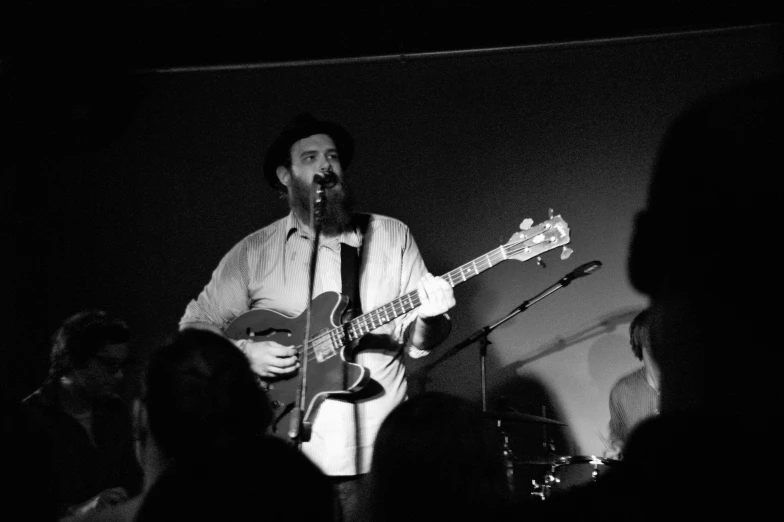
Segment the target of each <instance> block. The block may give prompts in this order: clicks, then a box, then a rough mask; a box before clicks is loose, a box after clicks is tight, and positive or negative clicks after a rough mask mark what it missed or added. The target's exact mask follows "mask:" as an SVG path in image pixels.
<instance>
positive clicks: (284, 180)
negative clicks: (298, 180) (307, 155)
mask: <svg viewBox="0 0 784 522" xmlns="http://www.w3.org/2000/svg"><path fill="white" fill-rule="evenodd" d="M275 174H277V175H278V181H280V182H281V184H282V185H283V186H284V187H286V188H289V184H290V183H291V171H289V169H287V168H286V167H284V166H283V165H280V166H279V167H278V168H277V169H275Z"/></svg>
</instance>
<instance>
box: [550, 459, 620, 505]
mask: <svg viewBox="0 0 784 522" xmlns="http://www.w3.org/2000/svg"><path fill="white" fill-rule="evenodd" d="M617 465H619V461H617V460H614V459H607V458H602V457H595V456H593V455H590V456H581V455H578V456H573V457H558V458H557V459H556V461H555V462H554V463H553V466H552V468H551V469H550V473H549V474H548V475H547V477H545V488H544V489H545V496H546V497H549V496H552V495H558V494H560V493H563V492H565V491H569V490H570V489H572V488H573V487H575V486H581V485H584V484H589V483H591V482H594V481H596V480H597V479H598V478H599V477H601V476H602V475H603V474H605V473H607V472H608V471H609V470H610V469H612V468H613V467H615V466H617Z"/></svg>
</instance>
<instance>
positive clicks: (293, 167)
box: [180, 115, 455, 521]
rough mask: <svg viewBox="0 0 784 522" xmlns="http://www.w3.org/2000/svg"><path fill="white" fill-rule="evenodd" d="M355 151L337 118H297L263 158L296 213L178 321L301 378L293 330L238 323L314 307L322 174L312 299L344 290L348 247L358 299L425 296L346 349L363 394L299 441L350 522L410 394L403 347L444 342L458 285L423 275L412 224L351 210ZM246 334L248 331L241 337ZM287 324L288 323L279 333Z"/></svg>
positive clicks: (365, 303) (261, 371) (271, 371)
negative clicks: (395, 412) (393, 415)
mask: <svg viewBox="0 0 784 522" xmlns="http://www.w3.org/2000/svg"><path fill="white" fill-rule="evenodd" d="M352 156H353V140H352V138H351V136H350V135H349V133H348V132H347V131H346V130H345V129H343V128H342V127H340V126H339V125H336V124H333V123H329V122H325V121H319V120H316V119H314V118H312V117H311V116H308V115H302V116H300V117H298V118H297V119H295V120H294V122H293V123H292V124H291V125H290V126H289V127H288V128H286V129H285V130H284V131H283V132H282V133H281V134H280V135H279V136H278V138H277V139H276V140H275V141H274V142H273V144H272V145H271V146H270V148H269V150H268V152H267V155H266V158H265V162H264V176H265V178H266V179H267V181H268V182H269V183H270V184H271V185H272V187H273V188H275V189H276V190H278V191H279V192H280V193H281V195H282V197H285V198H287V200H288V203H289V207H290V210H291V211H290V213H289V214H288V215H287V216H286V217H283V218H281V219H279V220H277V221H275V222H273V223H272V224H270V225H268V226H267V227H265V228H262V229H261V230H258V231H256V232H254V233H252V234H250V235H249V236H247V237H245V238H244V239H243V240H241V241H240V242H239V243H237V244H236V245H235V246H234V247H233V248H232V249H231V250H230V251H229V252H228V253H227V254H226V255H225V256H224V257H223V259H222V260H221V261H220V263H219V265H218V267H217V269H216V270H215V271H214V272H213V274H212V278H211V280H210V282H209V283H208V284H207V285H206V286H205V287H204V290H203V291H202V292H201V294H200V295H199V296H198V298H197V299H195V300H193V301H191V302H190V303H189V304H188V306H187V309H186V311H185V315H184V316H183V317H182V319H181V321H180V327H181V328H207V329H210V330H213V331H218V332H221V333H223V334H225V335H227V336H229V337H232V338H234V339H235V340H236V341H235V342H236V344H237V345H238V346H239V347H240V348H241V349H242V350H243V351H244V352H245V353H246V354H247V355H248V357H249V358H250V360H251V364H252V367H253V369H254V371H255V372H256V373H257V374H258V375H259V376H260V377H261V378H263V379H264V380H269V381H270V382H272V383H275V382H280V383H281V384H285V383H286V382H287V380H288V381H292V382H293V381H296V378H295V376H296V375H297V374H298V373H299V370H300V368H301V366H302V364H303V362H304V361H303V360H302V357H307V356H308V354H304V355H303V353H302V350H301V349H299V348H301V344H300V343H301V342H302V339H298V338H297V336H296V335H292V333H291V332H292V331H293V330H294V329H293V328H292V329H291V330H286V329H284V328H280V327H275V328H267V330H268V331H267V330H265V327H264V326H263V325H261V326H258V327H256V326H254V327H253V328H251V327H246V325H245V324H244V323H243V327H242V328H241V329H239V330H238V328H237V327H236V324H239V322H237V321H238V318H240V317H242V316H243V315H244V314H246V313H254V312H255V311H261V310H264V311H268V312H269V313H270V314H273V315H276V316H278V317H281V318H283V319H285V320H288V319H290V318H295V317H296V316H298V315H300V314H303V312H304V311H305V310H306V308H307V304H308V300H309V287H308V280H309V267H310V259H311V254H312V250H313V226H312V225H313V224H312V223H311V209H310V206H311V200H312V199H311V198H312V193H313V184H314V177H317V176H318V177H319V178H317V179H320V180H321V183H322V184H323V186H324V198H325V203H324V211H323V214H322V218H321V219H322V222H321V232H322V234H321V237H320V239H319V242H318V243H319V246H318V248H319V250H318V262H317V264H316V270H315V276H314V283H313V284H314V288H313V295H314V296H320V295H321V294H323V293H324V292H337V293H340V292H341V291H342V290H344V289H345V288H346V284H345V283H346V282H345V281H343V279H344V276H343V275H342V273H341V264H343V265H345V264H346V263H345V261H343V262H342V259H343V260H345V259H346V257H345V255H346V253H347V252H356V253H358V256H359V259H358V262H357V265H356V272H358V276H357V278H358V282H359V284H358V297H359V299H358V301H359V303H356V302H352V303H350V306H354V307H356V305H357V304H359V305H360V306H361V309H362V310H365V311H367V310H374V309H376V308H378V307H380V306H382V305H384V304H386V303H389V302H390V301H393V300H395V299H397V298H399V297H400V296H404V295H406V294H408V293H410V292H414V295H416V296H418V301H417V303H416V304H417V306H416V307H415V308H413V309H410V308H406V310H409V309H410V310H411V311H409V312H407V313H404V314H403V315H400V316H399V317H395V318H394V319H391V320H388V322H386V323H385V324H382V325H381V326H379V327H378V328H374V329H373V330H372V331H370V332H369V333H367V334H366V335H363V336H362V337H361V338H360V339H359V341H358V343H355V344H356V346H355V345H354V344H352V345H351V346H350V347H348V348H346V351H345V352H343V356H345V360H346V361H350V362H351V363H353V364H352V366H354V365H358V367H361V368H362V369H363V370H362V371H363V372H364V373H363V375H364V376H365V377H366V378H364V379H363V383H362V384H363V386H362V387H361V389H358V390H357V393H352V394H343V395H338V396H329V397H327V398H326V399H325V400H323V401H322V402H321V403H320V404H319V405H318V409H317V410H316V411H315V414H314V416H313V417H312V429H310V430H309V433H308V434H307V438H306V439H305V440H303V441H301V448H302V451H303V452H304V453H305V454H306V455H307V456H308V457H310V458H311V459H312V460H313V461H314V462H315V463H316V464H317V465H318V466H319V467H320V468H321V469H322V470H323V471H324V472H325V473H326V474H327V475H329V476H331V477H332V478H333V481H334V482H335V484H336V487H337V490H338V495H339V497H340V504H341V509H342V512H343V520H346V521H351V520H354V519H356V517H357V516H358V514H357V513H356V509H357V506H356V500H357V499H356V496H357V495H356V488H357V487H358V485H359V482H360V480H361V477H362V475H364V474H365V473H367V472H368V471H369V469H370V461H371V455H372V447H373V442H374V439H375V436H376V432H377V431H378V428H379V426H380V425H381V422H382V421H383V420H384V418H385V417H386V416H387V414H388V413H389V412H390V411H392V409H393V408H395V407H396V406H397V405H398V404H400V403H401V402H403V401H404V400H405V398H406V390H407V385H406V378H405V372H404V366H403V363H404V361H403V354H404V353H405V352H407V353H409V355H411V356H414V357H416V356H421V355H424V354H426V353H427V352H428V351H429V350H430V349H432V348H433V347H434V346H436V345H437V344H438V343H440V342H441V341H443V340H444V339H445V338H446V336H447V335H448V334H449V331H450V328H451V323H450V320H449V317H448V316H447V315H446V312H447V311H448V310H449V309H450V308H452V307H453V306H454V305H455V299H454V294H453V291H452V285H450V284H449V283H448V282H447V281H445V280H444V279H443V278H440V277H434V276H433V275H431V274H430V273H429V272H428V271H427V269H426V267H425V263H424V261H423V260H422V257H421V255H420V252H419V249H418V247H417V245H416V242H415V241H414V238H413V237H412V235H411V232H410V231H409V229H408V227H407V226H406V225H405V224H403V223H402V222H400V221H398V220H396V219H393V218H390V217H385V216H380V215H376V214H359V213H355V212H353V209H352V206H353V205H352V198H351V196H350V193H349V190H348V187H347V185H346V180H345V169H347V168H348V166H349V164H350V162H351V159H352ZM324 179H327V180H329V182H328V183H324V182H323V180H324ZM351 248H353V249H356V250H351ZM341 252H342V253H341ZM342 254H343V255H342ZM356 255H357V254H355V256H356ZM344 274H345V272H344ZM354 295H356V293H355V294H354ZM324 312H326V313H324ZM265 313H266V312H265ZM312 314H313V315H312V318H313V319H312V324H315V325H317V326H333V325H335V326H337V325H339V324H340V321H336V320H335V319H334V318H331V317H332V316H334V317H337V315H335V309H334V308H333V309H327V310H324V311H320V310H318V309H317V307H316V300H314V304H313V311H312ZM319 315H320V316H326V317H322V318H317V316H319ZM336 323H337V324H336ZM232 324H235V328H233V329H232ZM374 326H375V324H374ZM240 330H241V331H242V333H243V335H241V336H238V335H236V332H237V331H240ZM281 330H286V331H285V332H284V333H283V334H281ZM316 331H318V328H316V329H311V332H316ZM233 332H234V333H233ZM266 333H275V334H276V335H274V336H273V335H270V336H267V335H266ZM238 337H242V339H239V340H238ZM311 338H312V335H311ZM272 339H275V340H272ZM314 342H315V341H314ZM298 344H300V347H298V346H297V345H298ZM343 356H341V357H343ZM319 360H320V359H319ZM316 362H318V361H316V359H314V362H309V363H308V364H316ZM272 386H273V387H274V386H275V384H273V385H272ZM358 388H359V387H358ZM314 393H315V392H314ZM287 429H288V426H287V425H282V426H280V427H278V429H276V432H277V433H278V434H281V435H283V434H285V432H286V430H287ZM292 487H294V485H292Z"/></svg>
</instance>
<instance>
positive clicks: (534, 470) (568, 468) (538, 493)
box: [485, 411, 621, 501]
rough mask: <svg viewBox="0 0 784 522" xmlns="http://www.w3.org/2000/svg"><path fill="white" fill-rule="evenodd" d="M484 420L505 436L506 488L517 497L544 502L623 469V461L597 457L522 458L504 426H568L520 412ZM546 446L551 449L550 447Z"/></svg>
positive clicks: (497, 414)
mask: <svg viewBox="0 0 784 522" xmlns="http://www.w3.org/2000/svg"><path fill="white" fill-rule="evenodd" d="M485 416H486V418H487V419H489V420H491V421H494V423H495V424H496V426H497V428H498V431H499V432H500V433H501V435H502V436H503V439H502V440H503V442H502V447H503V456H504V463H505V464H506V470H507V474H506V476H507V485H508V487H509V489H510V492H511V493H512V494H513V495H514V496H515V497H520V496H525V495H530V497H531V498H532V499H535V500H541V501H545V500H548V499H550V498H554V497H556V496H557V495H559V494H561V493H564V492H566V491H569V490H571V489H572V488H574V487H576V486H581V485H585V484H589V483H591V482H594V481H596V480H597V479H598V478H599V477H600V476H602V475H603V474H604V473H606V472H607V471H609V470H610V469H612V468H614V467H618V466H620V463H621V461H619V460H617V459H612V458H605V457H597V456H595V455H558V454H556V453H553V452H547V453H546V454H544V455H531V456H526V457H524V458H520V457H518V456H517V455H515V452H514V451H513V450H512V448H511V445H510V440H509V436H508V435H507V432H506V431H505V430H504V428H503V425H504V424H505V423H509V422H512V423H534V424H539V425H542V426H566V424H565V423H563V422H560V421H557V420H554V419H549V418H547V417H544V416H538V415H529V414H525V413H519V412H499V411H487V412H486V413H485ZM545 446H546V447H549V449H552V446H551V445H549V444H547V443H545ZM518 475H520V476H518ZM522 479H528V480H530V483H528V484H526V483H525V482H524V481H523V480H522Z"/></svg>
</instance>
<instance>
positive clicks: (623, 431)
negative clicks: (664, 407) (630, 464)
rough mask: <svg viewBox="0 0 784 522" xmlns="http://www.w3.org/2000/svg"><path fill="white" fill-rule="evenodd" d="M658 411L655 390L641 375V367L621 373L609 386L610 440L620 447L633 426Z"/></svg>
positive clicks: (642, 370)
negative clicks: (627, 372) (622, 375)
mask: <svg viewBox="0 0 784 522" xmlns="http://www.w3.org/2000/svg"><path fill="white" fill-rule="evenodd" d="M658 413H659V394H658V393H657V392H656V390H654V389H653V388H652V387H651V385H650V384H648V380H647V379H646V378H645V367H642V368H640V369H638V370H636V371H634V372H632V373H630V374H628V375H626V376H624V377H621V378H620V379H619V380H618V382H616V383H615V384H614V385H613V387H612V389H611V390H610V443H611V444H612V446H613V447H614V448H615V449H616V450H623V446H624V445H625V444H626V440H627V439H628V438H629V435H630V434H631V432H632V431H634V428H635V427H636V426H637V425H638V424H639V423H640V422H642V421H644V420H645V419H647V418H648V417H652V416H654V415H658Z"/></svg>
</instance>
